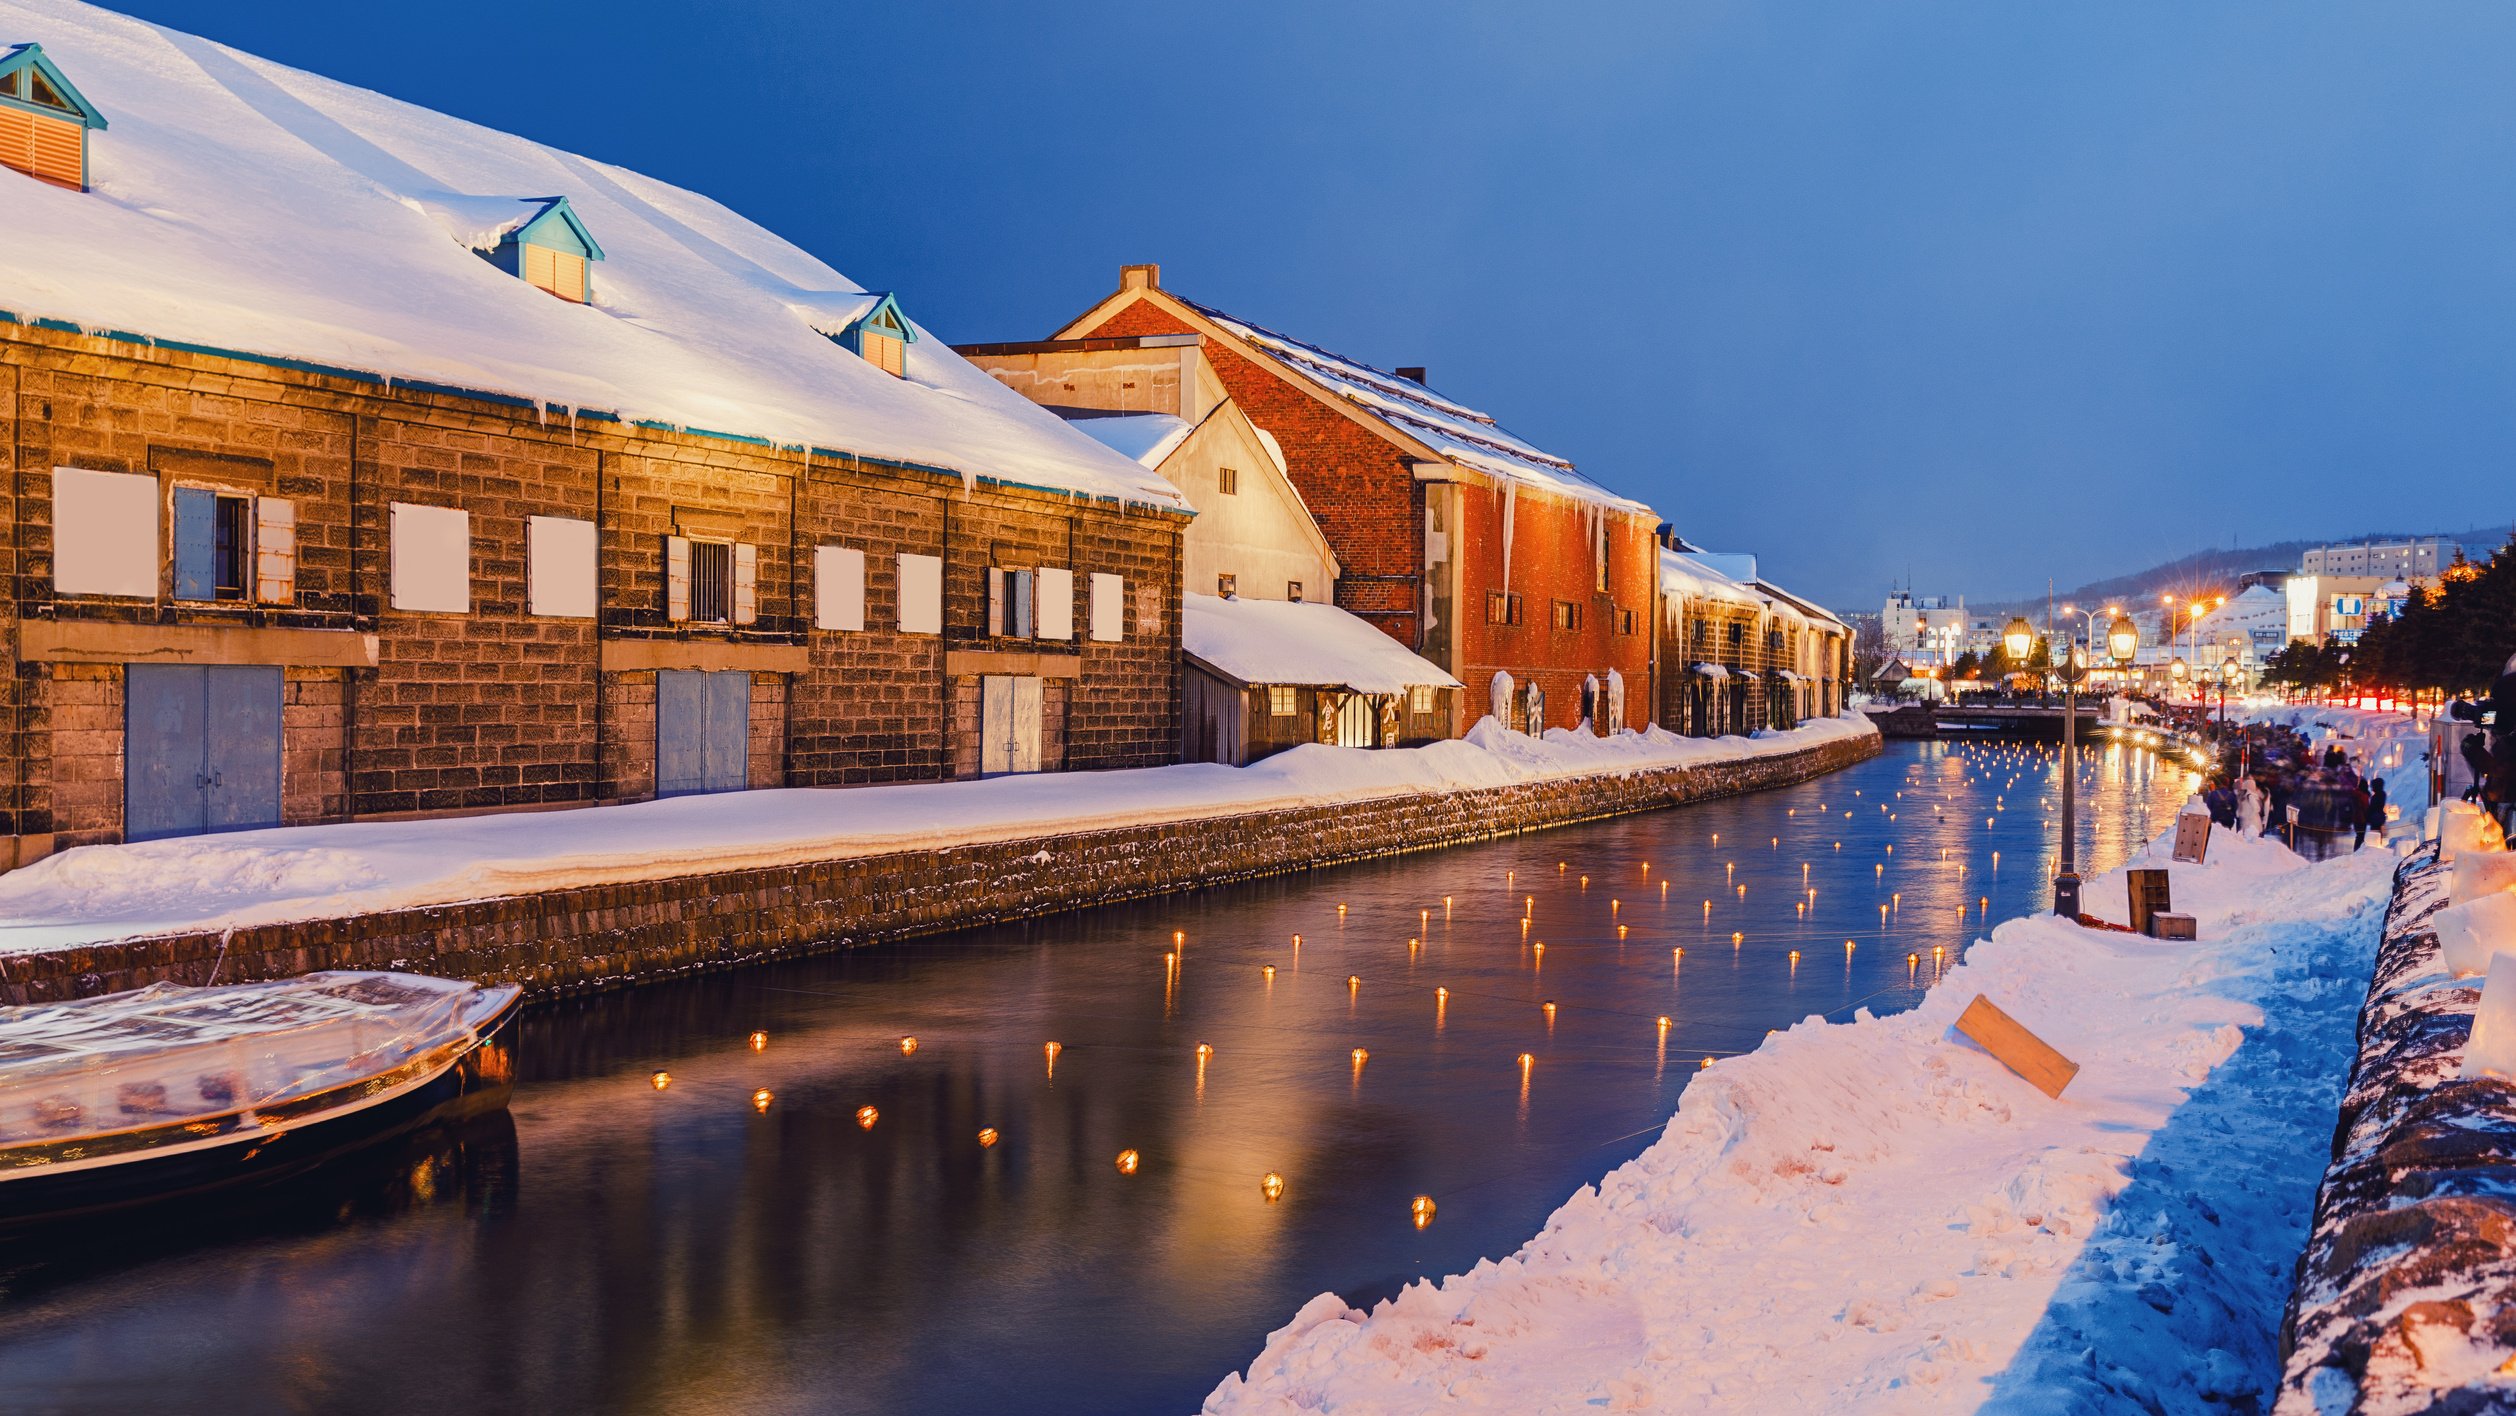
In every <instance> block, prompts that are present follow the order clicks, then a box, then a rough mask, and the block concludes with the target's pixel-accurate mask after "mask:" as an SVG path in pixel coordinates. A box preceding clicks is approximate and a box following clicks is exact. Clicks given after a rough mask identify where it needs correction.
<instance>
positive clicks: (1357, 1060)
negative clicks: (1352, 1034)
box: [1354, 1047, 1372, 1069]
mask: <svg viewBox="0 0 2516 1416" xmlns="http://www.w3.org/2000/svg"><path fill="white" fill-rule="evenodd" d="M1370 1060H1372V1054H1371V1053H1370V1052H1369V1051H1368V1050H1366V1049H1364V1048H1360V1047H1358V1048H1356V1049H1354V1065H1355V1067H1356V1068H1358V1069H1359V1068H1360V1067H1361V1066H1362V1065H1363V1064H1364V1063H1366V1062H1369V1061H1370Z"/></svg>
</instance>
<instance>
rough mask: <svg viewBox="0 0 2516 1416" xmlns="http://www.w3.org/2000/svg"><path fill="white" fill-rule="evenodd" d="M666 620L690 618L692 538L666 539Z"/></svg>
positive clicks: (671, 537)
mask: <svg viewBox="0 0 2516 1416" xmlns="http://www.w3.org/2000/svg"><path fill="white" fill-rule="evenodd" d="M664 618H666V619H668V620H686V619H688V618H690V538H688V537H686V536H667V537H665V538H664Z"/></svg>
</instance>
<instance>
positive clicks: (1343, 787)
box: [0, 718, 1876, 956]
mask: <svg viewBox="0 0 2516 1416" xmlns="http://www.w3.org/2000/svg"><path fill="white" fill-rule="evenodd" d="M1875 732H1876V730H1875V729H1873V728H1872V727H1870V726H1869V724H1868V723H1867V721H1865V720H1863V719H1859V718H1843V719H1827V720H1821V721H1817V722H1812V723H1810V724H1808V725H1806V726H1804V727H1801V728H1799V729H1797V730H1795V731H1793V732H1789V733H1777V734H1773V735H1771V736H1766V737H1759V738H1757V739H1755V740H1754V741H1749V740H1747V739H1743V738H1716V739H1704V738H1682V737H1676V736H1672V735H1671V734H1669V733H1665V732H1662V731H1660V730H1659V729H1657V728H1652V729H1648V730H1646V731H1643V732H1639V733H1633V732H1628V733H1620V734H1618V735H1617V736H1615V737H1613V738H1595V737H1589V738H1586V737H1579V736H1576V735H1574V734H1571V733H1566V732H1563V731H1561V730H1558V731H1555V732H1550V733H1548V734H1547V736H1546V739H1545V740H1544V741H1543V742H1540V741H1538V740H1535V739H1532V738H1528V737H1524V736H1522V735H1520V734H1517V733H1509V732H1504V731H1502V730H1501V729H1499V728H1497V727H1495V726H1494V724H1493V723H1492V722H1490V721H1487V722H1482V723H1479V724H1478V726H1477V728H1476V729H1475V730H1474V731H1473V732H1471V733H1470V734H1469V737H1468V738H1467V739H1466V740H1462V741H1452V742H1441V743H1434V744H1432V745H1430V746H1427V747H1420V748H1404V749H1396V750H1388V751H1375V750H1370V749H1363V748H1341V747H1323V746H1318V745H1308V746H1303V747H1297V748H1294V749H1293V750H1291V751H1289V752H1283V753H1279V754H1277V755H1276V756H1273V757H1270V758H1267V759H1266V760H1264V761H1262V762H1260V763H1257V764H1256V765H1254V766H1250V767H1225V766H1220V765H1215V764H1208V763H1191V764H1184V765H1181V766H1174V767H1148V768H1142V769H1139V770H1135V771H1125V772H1090V773H1086V772H1065V773H1050V774H1041V775H1033V776H1020V777H995V778H990V779H987V780H984V781H968V782H921V783H907V784H902V785H898V786H883V787H846V788H810V787H799V788H788V789H785V790H779V791H757V792H729V793H726V794H724V795H721V796H699V797H674V798H671V799H669V800H664V801H650V802H640V803H638V804H636V805H632V806H607V807H593V808H587V809H583V810H576V811H560V812H525V813H514V814H508V815H499V816H467V817H451V818H447V819H443V820H435V821H394V822H349V823H345V824H342V825H332V826H285V827H279V828H276V829H272V830H265V831H238V832H233V833H230V834H227V835H221V836H193V837H186V838H182V839H177V840H164V841H144V842H140V843H138V844H134V845H118V846H83V847H80V848H79V849H77V850H70V851H64V852H62V853H61V854H59V855H56V856H50V857H47V858H46V859H44V860H41V861H38V862H36V863H35V864H33V865H30V866H27V867H26V868H24V869H22V870H18V871H15V872H13V873H10V874H7V875H0V956H4V955H7V954H11V953H29V952H38V951H43V950H50V949H63V948H72V947H76V946H79V945H83V944H97V943H104V942H108V941H110V940H115V939H128V938H134V937H138V936H142V935H151V934H164V933H170V932H175V931H193V930H206V929H224V928H231V927H241V926H245V925H254V924H273V923H284V922H287V921H291V920H305V919H325V918H331V917H333V916H337V915H345V914H358V913H365V912H369V911H374V910H385V909H406V908H412V907H415V906H422V905H436V904H448V903H452V902H454V901H458V900H475V899H483V898H489V897H493V896H499V895H512V894H520V893H523V892H526V891H531V890H546V889H562V888H568V887H573V886H582V885H596V884H609V883H617V882H622V881H632V880H650V879H656V878H659V877H663V876H673V875H687V874H691V873H693V872H694V871H701V870H737V869H746V868H757V867H767V866H777V865H791V864H798V863H802V862H806V861H815V860H826V859H830V858H833V857H838V856H849V855H870V854H876V853H879V852H885V851H897V850H917V849H926V850H936V849H948V848H950V847H953V846H956V845H968V844H974V843H978V842H983V841H1003V840H1024V839H1029V838H1033V837H1039V836H1051V835H1062V834H1066V833H1069V832H1074V831H1087V830H1093V829H1098V828H1104V827H1114V826H1127V825H1142V824H1147V823H1156V822H1165V821H1180V820H1193V819H1196V818H1199V817H1205V816H1219V815H1225V814H1231V813H1238V812H1248V811H1263V810H1269V809H1276V808H1284V807H1297V806H1317V805H1328V804H1333V803H1336V802H1344V801H1365V800H1370V799H1373V798H1377V797H1387V796H1397V795H1405V794H1408V793H1413V792H1446V791H1459V790H1464V789H1468V788H1473V787H1498V786H1510V785H1513V784H1515V783H1522V782H1540V781H1554V780H1560V779H1563V778H1568V777H1579V776H1590V775H1596V774H1601V773H1632V772H1643V771H1650V770H1654V769H1659V768H1666V767H1681V766H1686V765H1689V764H1694V763H1703V762H1713V761H1722V760H1735V759H1740V758H1746V757H1761V756H1769V755H1775V754H1781V753H1788V752H1794V751H1798V750H1801V749H1804V748H1809V747H1815V746H1817V745H1819V744H1821V743H1826V742H1833V741H1838V740H1841V739H1844V738H1852V737H1867V736H1871V735H1872V734H1874V733H1875Z"/></svg>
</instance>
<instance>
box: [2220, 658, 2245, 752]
mask: <svg viewBox="0 0 2516 1416" xmlns="http://www.w3.org/2000/svg"><path fill="white" fill-rule="evenodd" d="M2231 647H2233V646H2231ZM2243 677H2245V666H2244V665H2243V664H2240V663H2238V662H2237V661H2236V656H2235V655H2234V654H2233V653H2232V654H2230V655H2229V656H2228V657H2227V658H2224V659H2221V660H2220V661H2219V736H2220V738H2221V739H2223V740H2224V739H2225V738H2226V737H2227V735H2228V690H2229V689H2230V688H2232V687H2234V686H2235V685H2236V681H2237V680H2238V679H2241V678H2243Z"/></svg>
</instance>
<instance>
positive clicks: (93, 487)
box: [52, 467, 161, 600]
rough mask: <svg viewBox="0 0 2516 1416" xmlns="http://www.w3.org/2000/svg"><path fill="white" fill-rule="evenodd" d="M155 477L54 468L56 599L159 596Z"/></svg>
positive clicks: (53, 551)
mask: <svg viewBox="0 0 2516 1416" xmlns="http://www.w3.org/2000/svg"><path fill="white" fill-rule="evenodd" d="M160 495H161V494H160V493H159V491H158V486H157V479H156V478H155V477H141V476H134V475H132V474H131V473H127V472H87V471H82V470H80V469H78V468H75V467H61V468H56V469H54V471H53V474H52V588H53V592H54V593H55V594H59V595H127V596H130V597H132V598H135V599H144V600H145V599H153V598H155V597H156V595H157V579H158V564H157V541H158V531H157V519H158V515H159V500H160Z"/></svg>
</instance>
